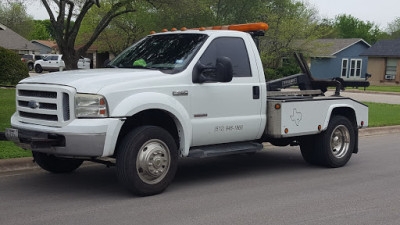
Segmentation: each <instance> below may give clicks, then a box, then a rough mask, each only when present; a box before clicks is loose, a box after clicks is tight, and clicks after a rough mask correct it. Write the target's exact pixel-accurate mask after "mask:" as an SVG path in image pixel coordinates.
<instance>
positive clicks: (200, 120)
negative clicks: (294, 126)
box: [189, 37, 263, 146]
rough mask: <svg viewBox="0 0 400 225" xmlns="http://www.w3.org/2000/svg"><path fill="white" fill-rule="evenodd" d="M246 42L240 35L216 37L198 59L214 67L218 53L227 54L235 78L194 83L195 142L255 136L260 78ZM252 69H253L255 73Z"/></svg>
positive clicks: (202, 143)
mask: <svg viewBox="0 0 400 225" xmlns="http://www.w3.org/2000/svg"><path fill="white" fill-rule="evenodd" d="M248 49H251V47H250V46H246V42H244V40H243V39H242V38H239V37H220V38H216V39H214V40H213V41H212V42H211V43H210V45H209V46H208V47H207V49H206V50H205V52H204V53H203V55H202V56H201V58H200V60H199V63H202V64H203V65H205V66H207V67H211V68H212V67H215V64H216V60H217V58H218V57H228V58H230V59H231V61H232V65H233V79H232V81H231V82H227V83H218V82H213V83H201V84H197V83H194V84H193V89H192V90H191V92H190V94H189V96H190V97H191V104H192V105H191V122H192V127H193V139H192V146H201V145H209V144H219V143H228V142H238V141H246V140H254V139H256V138H257V135H258V133H259V129H260V123H261V105H262V104H261V99H263V98H261V96H259V93H260V82H259V78H258V73H256V72H255V71H257V68H256V66H255V64H254V63H251V61H250V60H249V54H248V52H249V51H248ZM252 70H253V73H252Z"/></svg>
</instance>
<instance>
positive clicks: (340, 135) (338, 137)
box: [330, 125, 350, 159]
mask: <svg viewBox="0 0 400 225" xmlns="http://www.w3.org/2000/svg"><path fill="white" fill-rule="evenodd" d="M330 142H331V151H332V154H333V156H335V157H336V158H338V159H340V158H343V157H344V156H345V155H346V153H347V152H348V151H349V148H350V132H349V130H348V129H347V127H346V126H344V125H339V126H337V127H335V129H334V130H333V132H332V135H331V141H330Z"/></svg>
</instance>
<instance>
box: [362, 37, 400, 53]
mask: <svg viewBox="0 0 400 225" xmlns="http://www.w3.org/2000/svg"><path fill="white" fill-rule="evenodd" d="M361 55H365V56H377V57H400V38H399V39H396V40H382V41H378V42H377V43H376V44H374V45H373V46H372V47H371V48H369V49H367V50H366V51H365V52H363V53H362V54H361Z"/></svg>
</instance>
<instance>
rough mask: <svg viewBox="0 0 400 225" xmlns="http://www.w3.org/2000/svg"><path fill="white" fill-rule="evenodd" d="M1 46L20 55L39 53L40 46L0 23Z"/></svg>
mask: <svg viewBox="0 0 400 225" xmlns="http://www.w3.org/2000/svg"><path fill="white" fill-rule="evenodd" d="M0 46H1V47H3V48H6V49H9V50H12V51H14V52H16V53H17V54H19V55H24V54H37V53H39V48H37V47H36V46H35V45H34V44H32V43H31V42H30V41H28V40H26V39H25V38H23V37H22V36H21V35H19V34H17V33H15V32H14V31H12V30H11V29H9V28H8V27H6V26H4V25H3V24H0Z"/></svg>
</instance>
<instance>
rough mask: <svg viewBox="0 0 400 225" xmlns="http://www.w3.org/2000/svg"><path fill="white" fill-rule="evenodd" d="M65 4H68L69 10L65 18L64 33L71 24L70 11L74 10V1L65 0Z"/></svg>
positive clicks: (67, 32)
mask: <svg viewBox="0 0 400 225" xmlns="http://www.w3.org/2000/svg"><path fill="white" fill-rule="evenodd" d="M67 4H68V5H69V12H68V18H67V28H65V33H66V34H69V32H70V30H69V27H70V25H71V18H72V13H73V11H74V7H75V5H74V3H73V2H72V1H69V0H67Z"/></svg>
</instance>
